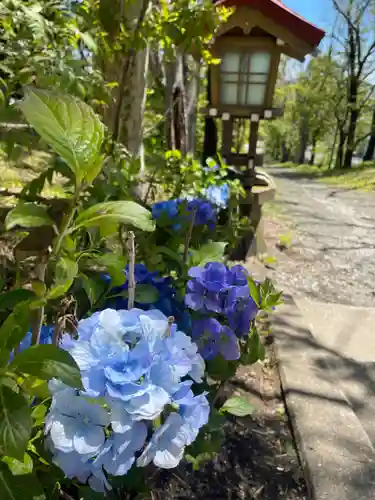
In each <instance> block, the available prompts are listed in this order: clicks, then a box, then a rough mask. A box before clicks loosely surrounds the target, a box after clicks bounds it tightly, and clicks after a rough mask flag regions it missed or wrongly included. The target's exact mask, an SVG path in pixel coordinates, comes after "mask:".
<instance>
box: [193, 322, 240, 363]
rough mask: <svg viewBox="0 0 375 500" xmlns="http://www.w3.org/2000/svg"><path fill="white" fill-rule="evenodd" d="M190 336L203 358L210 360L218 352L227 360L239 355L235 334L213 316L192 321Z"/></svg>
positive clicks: (237, 357)
mask: <svg viewBox="0 0 375 500" xmlns="http://www.w3.org/2000/svg"><path fill="white" fill-rule="evenodd" d="M192 336H193V340H194V341H195V342H196V343H197V344H198V346H199V351H200V353H201V355H202V356H203V358H204V359H207V360H210V359H212V358H214V357H215V356H217V355H218V354H221V355H222V356H223V358H224V359H226V360H228V361H233V360H235V359H239V357H240V348H239V344H238V339H237V337H236V335H235V334H234V332H233V331H232V330H231V329H230V328H229V327H228V326H224V325H221V324H220V323H219V321H218V320H217V319H215V318H202V319H199V320H196V321H194V323H193V335H192Z"/></svg>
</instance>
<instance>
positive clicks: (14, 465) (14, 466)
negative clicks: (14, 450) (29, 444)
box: [1, 453, 34, 476]
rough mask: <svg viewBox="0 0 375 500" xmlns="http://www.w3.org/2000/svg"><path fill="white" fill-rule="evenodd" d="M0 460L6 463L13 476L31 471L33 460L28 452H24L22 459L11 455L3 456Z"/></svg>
mask: <svg viewBox="0 0 375 500" xmlns="http://www.w3.org/2000/svg"><path fill="white" fill-rule="evenodd" d="M1 460H2V461H3V462H4V463H6V464H7V465H8V467H9V469H10V472H11V473H12V474H13V476H24V475H25V474H31V473H32V471H33V465H34V464H33V460H32V458H31V457H30V455H29V454H28V453H25V454H24V456H23V460H22V461H21V460H17V459H16V458H12V457H3V458H2V459H1Z"/></svg>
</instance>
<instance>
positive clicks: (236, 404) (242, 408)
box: [220, 396, 254, 417]
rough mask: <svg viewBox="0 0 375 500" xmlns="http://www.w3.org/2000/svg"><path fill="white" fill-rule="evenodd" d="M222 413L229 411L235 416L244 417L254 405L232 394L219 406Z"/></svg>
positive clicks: (250, 411)
mask: <svg viewBox="0 0 375 500" xmlns="http://www.w3.org/2000/svg"><path fill="white" fill-rule="evenodd" d="M220 411H221V412H222V413H230V414H231V415H235V416H236V417H246V416H247V415H251V414H252V413H253V412H254V407H253V406H252V405H251V404H250V403H249V402H248V401H247V399H246V398H243V397H239V396H234V397H233V398H229V399H227V400H226V401H225V403H224V404H223V406H222V407H221V408H220Z"/></svg>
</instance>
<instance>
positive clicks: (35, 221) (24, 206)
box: [5, 202, 53, 231]
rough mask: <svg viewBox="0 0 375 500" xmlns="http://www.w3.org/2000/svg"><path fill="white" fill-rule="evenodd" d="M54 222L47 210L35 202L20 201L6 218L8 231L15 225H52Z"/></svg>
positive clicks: (26, 226) (24, 226)
mask: <svg viewBox="0 0 375 500" xmlns="http://www.w3.org/2000/svg"><path fill="white" fill-rule="evenodd" d="M52 224H53V221H52V219H51V218H50V217H49V215H48V213H47V211H46V210H45V209H44V208H42V207H40V206H38V205H36V204H35V203H24V202H20V203H18V205H17V206H16V208H14V209H13V210H11V211H10V212H9V213H8V215H7V216H6V219H5V228H6V229H7V230H8V231H9V230H10V229H13V228H14V227H23V228H29V227H39V226H51V225H52Z"/></svg>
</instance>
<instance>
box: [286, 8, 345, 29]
mask: <svg viewBox="0 0 375 500" xmlns="http://www.w3.org/2000/svg"><path fill="white" fill-rule="evenodd" d="M283 1H284V3H285V5H287V6H288V7H289V8H291V9H293V10H294V11H295V12H298V14H300V15H302V16H303V17H305V18H306V19H308V20H309V21H311V22H313V23H314V24H317V25H318V26H319V27H320V28H322V29H324V30H326V31H328V33H329V32H330V29H331V28H332V25H333V23H334V20H335V17H336V16H335V12H334V10H333V7H332V0H283Z"/></svg>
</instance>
